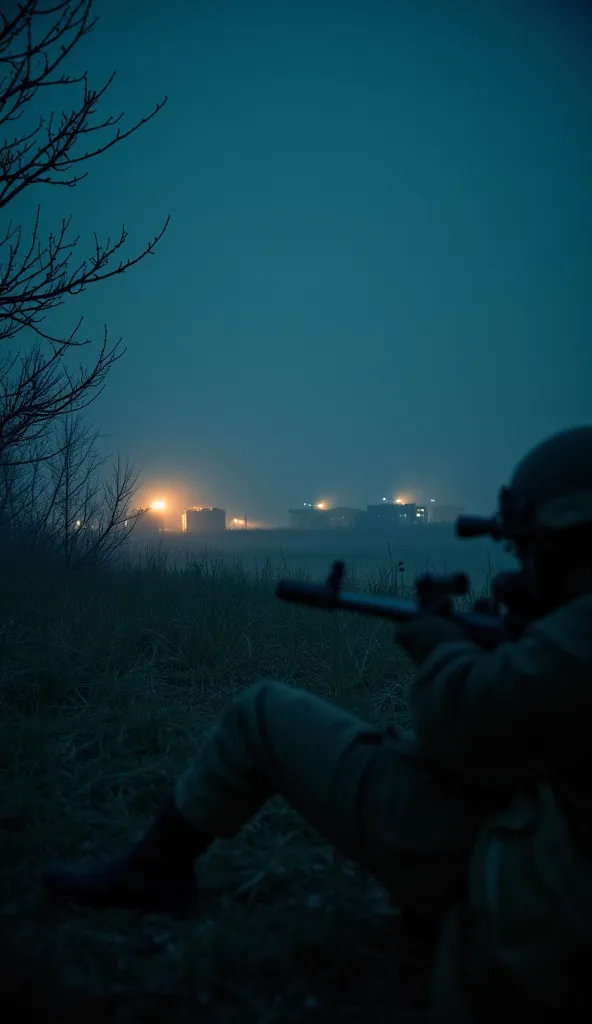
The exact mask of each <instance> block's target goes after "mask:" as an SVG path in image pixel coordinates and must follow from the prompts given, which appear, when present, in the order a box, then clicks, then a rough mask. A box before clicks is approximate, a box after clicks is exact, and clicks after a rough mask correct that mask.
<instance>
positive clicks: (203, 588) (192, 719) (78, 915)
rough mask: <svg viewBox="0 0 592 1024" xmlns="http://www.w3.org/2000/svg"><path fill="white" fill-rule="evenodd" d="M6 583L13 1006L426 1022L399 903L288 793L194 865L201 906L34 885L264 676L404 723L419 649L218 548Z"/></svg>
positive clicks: (95, 839)
mask: <svg viewBox="0 0 592 1024" xmlns="http://www.w3.org/2000/svg"><path fill="white" fill-rule="evenodd" d="M395 585H396V586H399V583H393V581H392V580H391V581H390V584H389V582H388V580H387V579H386V577H384V576H383V577H382V578H380V579H377V580H376V579H375V580H358V581H356V580H353V581H350V588H353V587H354V586H355V587H358V586H359V587H360V588H362V587H363V588H364V589H366V590H368V589H369V588H370V587H372V586H374V587H375V588H376V589H377V590H380V591H381V592H385V589H386V590H388V587H389V586H390V587H391V589H392V588H393V587H394V586H395ZM407 596H408V595H407ZM1 600H2V606H1V608H0V668H1V684H0V685H1V701H2V719H1V723H0V759H1V775H0V779H1V781H0V808H1V809H0V842H1V843H2V850H1V860H0V882H1V886H2V918H1V932H0V943H1V945H2V951H1V952H2V955H1V958H0V971H1V972H2V992H3V994H4V995H5V999H6V1003H5V1007H8V1006H9V1007H10V1009H6V1010H5V1012H4V1013H3V1019H4V1020H7V1021H8V1020H13V1019H14V1020H23V1019H25V1018H28V1019H31V1020H38V1021H41V1020H49V1019H52V1020H53V1019H57V1018H58V1017H59V1018H60V1019H62V1020H74V1019H76V1020H82V1019H83V1020H85V1022H87V1024H91V1022H95V1021H107V1020H109V1021H114V1022H120V1024H130V1022H132V1021H140V1020H141V1021H150V1020H160V1019H163V1017H168V1018H169V1019H170V1020H171V1021H185V1020H187V1021H189V1020H195V1019H196V1018H197V1017H199V1019H200V1020H204V1021H208V1022H209V1021H211V1022H212V1024H234V1022H236V1024H243V1022H244V1024H248V1022H251V1021H252V1022H257V1024H274V1022H278V1024H279V1022H282V1024H291V1022H294V1024H296V1022H300V1021H302V1022H310V1024H317V1022H318V1024H320V1022H324V1021H327V1022H328V1021H335V1020H340V1021H344V1022H351V1024H354V1022H356V1024H358V1022H359V1024H362V1022H364V1024H371V1022H373V1021H377V1022H378V1021H385V1020H388V1019H391V1018H392V1019H397V1020H398V1021H404V1022H405V1021H407V1022H411V1021H419V1020H421V1019H422V1000H423V997H424V996H425V995H426V993H427V984H428V978H429V975H428V970H427V966H426V960H425V956H424V952H425V951H424V950H423V949H420V950H419V952H418V951H417V950H416V949H415V948H414V947H413V944H411V945H410V943H409V942H408V941H406V942H404V943H402V938H401V927H400V921H401V919H400V916H399V914H398V911H397V908H394V907H392V906H391V904H390V902H389V900H388V898H387V895H386V893H385V892H384V891H383V890H382V889H381V888H380V887H379V886H378V885H377V884H376V883H375V882H374V881H373V880H372V879H370V878H368V877H366V876H365V875H364V874H362V873H361V872H360V871H359V870H358V869H357V868H356V867H355V866H354V865H352V864H351V863H350V862H348V861H345V860H343V858H341V857H340V856H339V855H336V854H335V853H334V852H333V850H332V849H331V848H330V847H329V846H327V844H326V843H325V842H324V841H323V840H322V838H321V837H320V836H318V835H317V834H316V833H315V832H313V831H312V830H311V829H310V828H309V827H308V826H307V825H306V823H305V822H303V821H302V819H300V818H299V817H298V816H297V815H296V814H295V813H294V812H293V811H292V809H291V808H289V807H287V806H286V805H285V804H283V803H282V802H281V801H279V800H278V801H274V802H272V803H270V804H269V805H268V806H267V807H266V808H265V809H264V810H263V812H262V813H261V814H260V815H259V816H258V817H257V818H256V819H255V820H254V821H252V822H251V823H250V825H249V826H248V827H247V828H246V829H245V830H244V832H243V833H242V834H241V835H240V836H239V837H237V838H236V839H234V840H232V841H229V842H219V843H217V844H215V845H214V847H213V848H212V849H211V851H210V852H209V853H208V854H207V856H206V857H205V858H203V859H202V860H200V861H199V862H198V878H199V883H200V891H201V910H200V914H199V916H198V917H197V918H196V919H195V920H192V921H184V922H180V921H174V920H172V919H169V918H166V917H158V916H155V917H146V916H144V917H142V916H139V915H136V914H133V913H129V912H124V911H117V910H109V911H105V912H96V911H86V910H80V909H75V908H70V907H66V908H64V907H53V906H51V905H48V903H47V902H46V900H44V898H43V894H42V892H41V889H40V885H39V881H38V878H39V871H40V869H41V868H42V866H43V865H44V863H46V862H47V860H48V859H51V858H54V857H56V856H57V857H75V858H81V857H82V858H87V857H88V858H91V859H92V858H95V857H100V856H103V855H109V854H111V853H113V852H114V851H117V850H119V849H121V848H122V847H123V846H125V845H126V843H127V842H129V841H130V840H133V839H134V838H136V836H138V834H139V833H141V831H142V829H143V828H144V827H145V825H146V824H147V823H148V821H149V820H150V817H151V815H152V814H153V812H154V811H155V810H156V809H157V807H158V805H159V803H160V801H161V799H162V797H163V795H164V794H165V793H166V791H167V789H168V786H169V784H170V782H171V780H172V779H173V778H174V777H175V776H176V775H177V774H178V773H179V771H180V770H182V769H183V768H184V767H185V765H186V763H187V760H188V758H189V757H190V756H191V753H192V751H193V750H194V749H195V746H196V744H197V743H198V742H199V736H200V733H201V731H202V730H203V729H204V728H206V727H207V726H208V724H209V723H210V722H211V720H212V717H213V716H214V715H215V714H216V713H217V711H218V710H219V709H220V708H221V707H222V706H223V705H224V703H225V702H226V701H227V700H228V699H229V698H231V696H232V694H233V693H234V692H236V690H237V689H239V688H241V687H243V686H245V685H248V684H249V683H251V682H253V681H255V680H256V679H258V678H261V677H266V678H277V679H281V680H283V681H286V682H290V683H292V684H293V685H299V686H307V687H310V688H312V689H313V690H314V691H315V692H317V693H320V694H321V695H322V696H324V697H326V698H327V699H329V700H335V701H337V702H338V703H340V704H342V705H343V706H346V707H349V708H351V709H353V710H355V711H357V712H358V713H359V714H360V715H362V716H363V717H366V718H371V719H373V720H376V721H393V720H396V721H398V722H400V723H401V724H402V725H403V726H405V725H406V702H405V695H406V689H407V686H408V684H409V681H410V678H411V675H410V666H409V664H408V662H407V661H406V659H405V658H404V656H403V655H402V654H401V653H400V651H399V650H398V649H397V648H396V647H395V646H394V645H393V642H392V634H391V631H390V630H389V628H388V627H387V626H386V625H385V624H383V623H380V622H375V621H373V620H363V619H359V618H355V617H347V618H346V617H345V616H332V615H328V614H325V613H322V612H317V611H313V610H310V609H304V608H299V607H295V606H287V605H283V604H282V603H280V602H279V601H277V600H276V598H275V597H274V578H273V572H272V571H271V570H269V569H267V570H265V569H264V570H262V571H260V572H258V573H255V574H250V573H246V572H244V571H242V570H241V568H240V567H239V566H234V567H230V568H228V567H225V566H223V565H221V564H219V563H218V562H216V561H215V560H214V561H212V562H210V563H207V564H206V563H204V562H203V561H196V562H194V564H193V565H189V566H188V567H187V568H185V569H184V570H183V571H167V570H166V569H165V568H164V567H163V566H162V565H161V564H160V563H159V560H158V559H157V558H156V559H152V561H148V562H145V563H144V564H143V565H142V566H138V567H136V568H127V569H124V568H120V569H118V570H117V572H98V573H97V572H85V573H82V572H74V573H70V574H69V575H66V574H64V573H62V572H60V571H56V570H55V569H46V570H43V569H41V568H40V567H39V566H36V565H33V566H27V567H26V569H22V571H20V572H19V573H7V574H5V577H4V581H3V583H2V588H1Z"/></svg>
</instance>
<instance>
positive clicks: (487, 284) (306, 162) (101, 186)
mask: <svg viewBox="0 0 592 1024" xmlns="http://www.w3.org/2000/svg"><path fill="white" fill-rule="evenodd" d="M512 11H513V13H512ZM578 12H579V5H578V4H574V5H573V7H572V5H570V4H569V3H565V4H562V3H557V4H552V3H547V4H546V3H540V4H538V3H534V2H524V3H514V4H506V3H504V2H502V0H492V2H488V0H483V2H480V3H478V4H477V3H474V2H468V0H467V2H465V3H460V2H459V3H454V2H447V3H443V2H437V0H436V2H421V3H420V2H411V0H408V2H403V0H402V2H400V3H396V2H394V0H393V2H390V3H389V2H386V0H355V2H354V0H339V2H333V3H330V2H325V0H316V2H307V0H276V2H271V0H268V2H256V0H205V2H204V0H195V2H193V3H190V2H189V0H168V2H164V0H146V2H144V3H139V2H138V3H122V2H121V0H97V3H96V8H95V13H96V14H97V15H99V17H100V22H99V25H98V26H97V28H96V30H95V31H94V32H93V34H92V35H91V36H90V37H89V38H88V39H87V40H85V42H84V44H83V45H82V46H81V47H80V48H79V50H78V54H77V57H76V59H75V61H74V67H85V66H86V67H88V70H89V72H90V74H91V79H92V81H93V82H94V83H95V85H99V84H101V83H102V81H103V80H104V79H105V78H106V77H107V76H108V75H109V74H110V73H111V71H113V70H116V71H117V77H116V80H115V82H114V84H113V86H112V87H111V89H110V91H109V93H108V95H107V97H106V98H105V100H104V101H103V104H102V107H101V108H100V109H101V112H102V113H103V114H104V115H108V114H110V113H112V114H118V113H120V112H121V111H124V112H125V118H126V121H127V122H131V121H132V120H133V119H136V118H138V117H140V116H142V115H143V114H146V113H148V111H149V110H150V108H151V107H152V105H153V104H154V103H155V102H156V101H157V100H159V99H161V98H162V97H163V96H165V95H167V96H168V103H167V105H166V106H165V108H164V109H163V110H162V112H161V113H160V114H159V115H158V117H157V118H156V119H155V120H154V121H152V122H151V123H150V124H149V125H148V126H146V127H145V128H143V129H142V131H141V132H139V133H138V134H136V135H134V136H133V137H132V138H131V139H129V140H128V141H127V142H125V143H123V144H122V145H121V146H117V147H115V149H114V150H112V151H111V152H110V153H109V154H107V155H106V156H104V157H101V158H98V159H97V160H95V161H93V163H92V164H91V165H90V166H89V168H88V169H89V178H88V179H87V180H86V181H85V182H83V183H82V184H81V185H79V186H78V187H77V188H76V189H75V190H69V189H52V190H49V189H46V190H44V191H41V190H40V191H39V192H38V193H37V195H36V196H35V197H33V196H32V195H31V194H30V193H29V194H27V203H28V204H29V209H30V208H31V206H32V205H33V204H34V202H35V201H36V200H39V201H41V203H42V204H43V217H44V222H47V224H48V226H50V227H51V226H55V225H56V224H57V223H58V221H59V218H61V216H63V215H67V214H70V213H71V214H72V216H73V227H74V230H75V232H76V233H78V234H80V236H81V242H80V246H81V254H83V253H82V250H85V251H87V250H90V249H91V248H92V232H93V231H94V230H96V231H97V232H98V233H99V235H100V237H102V238H105V237H106V235H107V234H111V235H112V236H114V235H117V234H118V232H119V230H120V227H121V224H122V222H125V224H126V225H127V227H128V228H129V230H130V240H129V244H128V247H127V252H128V254H129V255H132V254H133V251H134V250H135V249H138V248H140V247H141V246H142V244H143V243H144V242H145V241H147V240H148V239H149V237H150V236H151V235H153V234H155V233H156V232H157V230H158V229H159V228H160V226H161V225H162V222H163V221H164V219H165V217H166V216H167V214H169V213H170V214H171V225H170V228H169V230H168V232H167V234H166V236H165V238H164V240H163V241H162V243H161V244H160V246H159V247H158V250H157V253H156V255H154V256H152V257H150V258H148V259H147V260H145V261H144V262H143V263H142V264H140V266H139V267H137V268H135V269H134V270H132V271H130V272H129V273H128V274H126V275H125V276H124V277H121V278H118V279H116V280H115V281H113V282H107V283H105V284H102V285H97V286H95V287H94V288H92V289H90V290H89V291H88V292H87V293H86V294H85V295H84V296H82V297H80V298H76V299H75V300H72V301H71V302H69V304H68V305H67V306H66V307H65V312H64V311H61V312H60V313H59V318H60V321H63V323H64V324H68V325H70V324H71V323H72V322H73V321H74V320H75V318H76V316H77V315H78V313H83V314H84V317H85V324H84V331H85V333H90V334H92V335H93V336H94V337H96V338H97V340H99V339H100V335H101V331H102V326H103V324H104V323H105V322H106V323H107V324H108V326H109V329H110V332H111V334H112V337H113V339H115V338H117V337H118V336H119V335H122V336H123V338H124V341H125V344H126V345H127V353H126V355H125V356H124V357H123V359H122V360H121V361H120V362H119V363H118V364H117V366H116V367H115V368H114V370H113V373H112V376H111V378H110V380H109V384H108V386H107V389H106V391H105V393H104V395H103V396H101V398H100V400H99V401H98V402H97V404H96V405H95V406H94V407H93V419H94V420H95V421H96V422H97V424H99V425H101V426H102V428H103V429H104V431H105V432H106V433H108V434H109V435H110V436H109V440H108V444H109V445H110V446H111V447H112V448H113V447H118V448H119V449H120V451H121V452H122V454H124V455H126V456H129V457H130V458H132V459H133V460H134V462H135V463H136V464H137V466H138V468H140V469H141V470H142V478H143V480H144V483H145V489H144V492H143V494H144V496H145V497H146V498H148V499H151V498H153V497H156V496H161V495H163V496H165V497H167V498H168V500H169V502H170V503H171V506H172V509H173V510H176V509H180V508H181V507H182V506H184V505H185V504H186V503H191V504H194V503H200V504H201V503H204V504H216V505H221V506H223V507H224V508H226V509H227V510H228V511H229V513H230V514H231V515H232V514H237V512H240V513H241V514H242V513H243V512H244V511H246V512H247V513H248V515H249V516H250V518H251V519H252V520H253V521H260V522H265V523H270V524H271V523H283V522H286V521H287V510H288V508H289V507H291V506H297V505H300V504H302V502H304V501H315V500H322V499H328V500H331V501H333V502H334V503H339V504H354V505H357V506H361V507H365V504H366V503H367V502H373V501H377V500H380V498H381V497H382V496H383V495H389V496H394V495H395V494H396V493H401V494H405V495H410V496H411V497H413V498H417V499H426V498H428V497H432V496H435V497H436V498H437V499H438V500H441V501H445V502H448V501H449V502H454V503H458V504H462V505H464V506H465V507H466V508H467V510H473V511H489V510H490V509H491V508H492V506H493V505H494V502H495V499H496V495H497V490H498V486H499V485H500V484H501V483H502V482H505V480H506V478H507V477H508V475H509V473H510V471H511V469H512V467H513V465H514V463H515V461H516V460H517V458H518V457H520V455H521V454H522V453H523V452H524V451H525V450H526V449H527V448H528V447H529V446H530V445H531V444H533V443H535V442H536V441H538V440H539V439H542V437H543V436H545V435H546V434H548V433H550V432H552V431H554V430H556V429H559V428H562V427H566V426H571V425H574V424H576V423H580V422H585V421H588V422H590V421H591V420H592V397H591V389H590V380H591V374H592V346H591V344H590V337H591V331H590V327H591V311H590V301H589V297H590V283H591V266H592V260H591V245H592V243H591V239H592V230H591V228H592V198H591V190H590V183H591V182H592V143H591V131H590V129H591V115H590V96H591V95H592V93H591V84H592V83H591V78H592V62H591V61H590V40H591V34H590V31H589V26H588V25H587V24H586V23H585V22H584V19H583V16H582V15H581V14H579V13H578Z"/></svg>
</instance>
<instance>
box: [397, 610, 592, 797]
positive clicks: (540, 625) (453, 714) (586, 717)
mask: <svg viewBox="0 0 592 1024" xmlns="http://www.w3.org/2000/svg"><path fill="white" fill-rule="evenodd" d="M422 627H423V630H422ZM402 634H403V635H402V636H401V638H400V639H401V642H402V644H403V646H404V647H406V649H407V650H408V651H409V653H410V654H411V656H412V658H413V659H414V661H415V662H416V664H418V665H419V668H418V674H417V678H416V680H415V683H414V686H413V689H412V693H411V698H410V705H411V714H412V719H413V725H414V729H415V733H416V736H417V739H418V740H419V742H420V744H421V746H422V747H423V749H424V751H425V753H426V755H427V756H429V757H430V758H431V759H432V760H434V761H436V762H439V763H440V764H441V765H442V767H443V768H445V769H446V770H447V771H449V772H450V773H452V774H454V775H457V776H460V777H462V778H463V780H464V781H465V782H467V783H471V784H474V785H475V786H485V787H488V788H489V787H491V788H502V787H503V788H505V787H507V786H514V785H520V784H523V783H525V782H530V781H532V780H534V779H545V778H546V779H549V778H553V777H555V776H556V775H557V773H558V772H559V773H562V772H563V771H564V770H567V771H568V772H569V771H574V770H575V771H577V770H578V767H581V769H582V770H584V765H585V764H586V763H587V764H588V765H589V764H590V753H589V751H590V734H591V729H592V595H585V596H584V597H580V598H578V599H577V600H576V601H572V602H571V603H570V604H568V605H565V606H563V607H562V608H559V609H558V610H557V611H555V612H553V613H552V614H551V615H549V616H547V617H546V618H544V619H541V620H539V621H538V622H536V623H534V624H532V625H531V626H530V627H529V628H528V629H527V631H526V632H525V633H524V635H523V637H522V638H521V639H520V640H519V641H517V642H515V643H504V644H501V645H500V646H499V647H498V648H497V649H496V650H495V651H492V652H485V651H483V650H481V648H479V647H477V646H476V645H475V644H473V643H471V642H470V641H468V640H466V639H465V638H464V636H463V635H462V634H461V632H460V630H458V628H457V627H456V626H454V624H452V623H450V622H443V621H442V620H440V624H439V625H438V624H437V620H436V619H435V618H434V619H429V620H423V622H422V620H421V619H420V620H416V622H414V623H413V624H412V625H411V626H410V627H405V628H404V629H403V631H402Z"/></svg>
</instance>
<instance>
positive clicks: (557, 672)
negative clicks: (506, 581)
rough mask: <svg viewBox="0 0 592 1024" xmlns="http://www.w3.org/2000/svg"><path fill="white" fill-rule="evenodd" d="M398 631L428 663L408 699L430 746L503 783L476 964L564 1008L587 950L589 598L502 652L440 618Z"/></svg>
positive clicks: (451, 764) (473, 897) (452, 765)
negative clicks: (487, 648) (476, 641)
mask: <svg viewBox="0 0 592 1024" xmlns="http://www.w3.org/2000/svg"><path fill="white" fill-rule="evenodd" d="M401 633H402V635H401V636H400V640H401V642H402V644H403V646H404V647H405V648H406V649H407V650H408V651H409V653H410V654H411V656H412V658H413V659H414V661H415V662H416V663H417V664H418V666H419V669H418V675H417V679H416V682H415V686H414V689H413V693H412V696H411V710H412V714H413V719H414V728H415V732H416V735H417V739H418V741H419V743H420V744H421V746H422V747H423V749H424V751H425V753H426V754H427V755H428V756H429V757H430V758H431V759H432V760H433V761H434V762H435V763H436V764H439V765H440V766H441V768H442V771H445V772H448V773H450V774H452V775H453V776H454V777H456V778H460V779H462V780H463V782H464V783H465V784H466V785H468V786H471V787H473V786H474V787H476V788H478V789H482V790H484V791H491V792H492V793H496V794H498V795H500V796H501V795H502V794H506V796H505V798H503V799H501V800H499V799H496V800H495V801H494V802H493V804H492V806H493V807H494V809H493V810H492V811H491V812H490V813H489V814H488V815H487V817H486V818H485V820H484V823H483V827H482V829H481V831H480V834H479V837H478V839H477V843H476V845H475V848H474V850H473V854H472V857H471V863H470V866H469V874H468V888H467V896H468V902H469V905H470V908H471V910H470V919H471V920H472V922H473V930H472V941H471V948H472V958H473V962H472V966H471V974H472V975H473V977H474V978H478V977H479V976H481V977H483V976H486V975H489V977H490V978H491V976H492V975H493V976H495V975H496V974H498V975H501V974H503V975H505V976H506V977H507V978H509V979H510V980H511V981H512V983H513V984H514V985H515V986H517V987H518V988H521V989H522V990H523V991H524V992H525V993H526V994H528V995H529V996H530V997H532V998H535V999H536V998H540V999H541V1000H542V1001H544V1002H547V1003H550V1004H554V1005H560V1004H561V1003H562V1001H564V1000H565V998H566V995H567V993H569V991H571V990H573V987H574V984H578V983H579V982H578V980H576V979H580V978H583V977H586V976H587V975H588V974H589V962H590V957H591V956H592V915H591V914H590V907H591V906H592V770H591V769H592V743H591V742H590V735H591V731H592V595H590V594H587V595H584V596H583V597H579V598H577V599H576V600H574V601H572V602H570V603H569V604H566V605H564V606H562V607H561V608H559V609H557V610H556V611H555V612H553V613H552V614H550V615H548V616H547V617H546V618H544V619H541V620H539V621H538V622H536V623H533V624H532V625H531V626H530V627H529V628H528V629H527V631H526V632H525V633H524V635H523V637H522V638H521V639H520V640H519V641H517V642H515V643H505V644H502V645H500V647H499V648H498V649H497V650H495V651H493V652H484V651H482V650H481V649H480V648H478V647H476V646H475V645H474V644H473V643H471V642H470V641H468V640H466V638H465V637H464V636H463V635H462V634H461V633H460V630H459V629H458V627H456V626H455V625H454V624H453V623H451V622H449V621H446V620H442V619H439V620H437V619H435V618H431V619H428V618H425V619H424V620H421V619H419V620H416V621H415V622H414V623H413V624H411V625H410V626H405V627H404V628H403V630H402V631H401Z"/></svg>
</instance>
